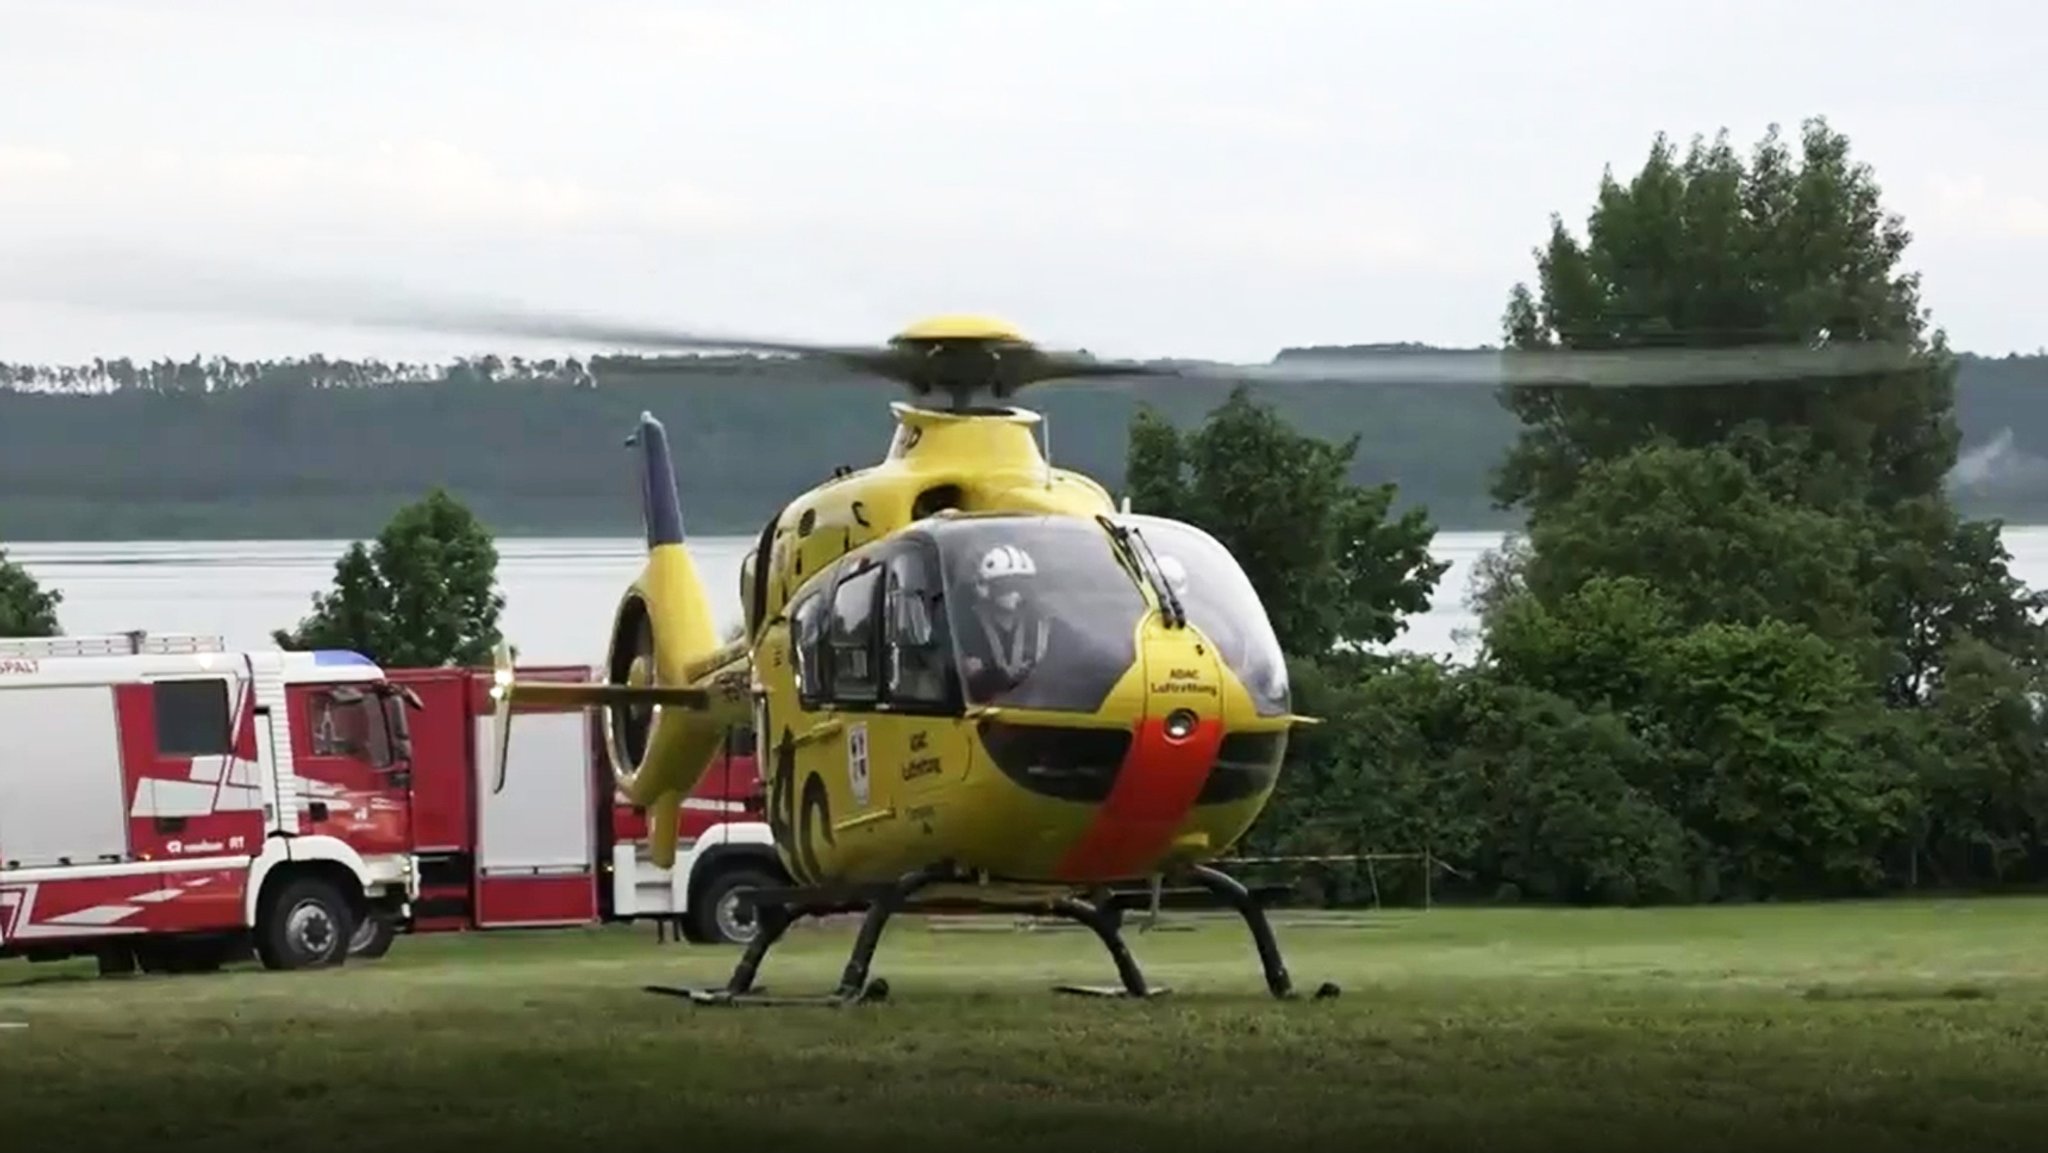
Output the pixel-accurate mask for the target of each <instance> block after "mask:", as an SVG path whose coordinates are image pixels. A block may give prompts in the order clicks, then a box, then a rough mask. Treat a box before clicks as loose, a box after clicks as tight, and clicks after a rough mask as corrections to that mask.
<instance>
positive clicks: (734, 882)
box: [690, 864, 783, 945]
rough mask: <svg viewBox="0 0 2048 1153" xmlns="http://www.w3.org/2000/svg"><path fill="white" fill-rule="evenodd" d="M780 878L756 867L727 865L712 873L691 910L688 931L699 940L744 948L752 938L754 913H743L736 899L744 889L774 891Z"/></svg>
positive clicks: (779, 884)
mask: <svg viewBox="0 0 2048 1153" xmlns="http://www.w3.org/2000/svg"><path fill="white" fill-rule="evenodd" d="M782 884H783V881H782V879H781V878H780V877H777V876H776V875H775V874H773V873H771V872H769V871H768V870H766V869H764V868H761V867H760V866H759V865H739V864H735V865H729V866H727V867H725V868H723V869H720V870H719V871H718V872H716V873H714V874H713V875H712V877H711V879H710V880H709V881H706V882H705V883H704V888H703V890H702V891H701V892H699V893H698V895H697V900H696V903H695V904H694V905H692V906H691V908H690V928H691V929H692V930H694V932H695V938H696V939H697V940H700V941H706V942H710V943H712V944H720V945H744V944H746V943H747V942H749V941H751V940H753V939H754V933H755V932H756V923H755V920H754V914H753V910H751V909H748V910H745V911H742V910H741V909H739V908H738V902H737V901H736V898H737V897H738V896H739V895H740V893H741V892H743V891H744V890H747V889H773V888H777V887H779V886H781V885H782Z"/></svg>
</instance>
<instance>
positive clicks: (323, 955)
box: [256, 877, 356, 969]
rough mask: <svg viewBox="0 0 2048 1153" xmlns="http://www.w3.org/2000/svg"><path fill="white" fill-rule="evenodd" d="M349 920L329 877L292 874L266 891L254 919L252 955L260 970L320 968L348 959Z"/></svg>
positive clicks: (352, 933)
mask: <svg viewBox="0 0 2048 1153" xmlns="http://www.w3.org/2000/svg"><path fill="white" fill-rule="evenodd" d="M355 931H356V926H355V918H354V917H353V916H351V915H350V912H349V907H348V900H347V899H346V898H344V897H343V896H342V894H341V890H340V889H339V888H337V887H335V885H334V883H333V882H331V881H327V880H324V879H322V878H320V877H295V878H293V879H292V880H289V881H286V882H285V883H284V884H282V885H280V886H278V888H277V891H276V892H275V893H273V894H271V897H270V902H269V904H268V905H266V906H264V909H263V913H262V915H261V916H260V917H259V918H258V919H257V922H256V955H257V956H258V957H259V958H261V959H262V961H263V967H264V968H266V969H320V968H326V967H328V966H332V965H340V964H343V963H345V962H346V961H347V960H348V951H349V940H350V938H352V937H354V936H355Z"/></svg>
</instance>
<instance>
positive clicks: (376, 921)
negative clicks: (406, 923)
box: [348, 913, 398, 961]
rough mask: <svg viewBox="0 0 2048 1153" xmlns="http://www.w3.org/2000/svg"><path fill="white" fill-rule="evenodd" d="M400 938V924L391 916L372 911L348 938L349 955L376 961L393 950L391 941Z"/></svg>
mask: <svg viewBox="0 0 2048 1153" xmlns="http://www.w3.org/2000/svg"><path fill="white" fill-rule="evenodd" d="M397 939H398V925H397V924H396V923H395V922H394V921H392V919H391V918H389V917H385V916H380V915H378V914H376V913H371V914H370V915H369V916H367V917H364V918H363V919H362V921H361V923H359V924H358V925H356V931H355V935H354V936H351V937H350V938H349V939H348V955H349V956H351V957H355V958H360V959H365V960H371V961H374V960H376V959H377V958H379V957H381V956H383V955H384V954H386V953H389V952H390V951H391V942H393V941H395V940H397Z"/></svg>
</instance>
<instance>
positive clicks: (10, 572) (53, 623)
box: [0, 549, 64, 637]
mask: <svg viewBox="0 0 2048 1153" xmlns="http://www.w3.org/2000/svg"><path fill="white" fill-rule="evenodd" d="M63 601H64V594H63V593H61V592H59V591H57V590H56V589H44V588H43V586H42V585H41V584H40V583H39V582H37V580H36V578H35V577H34V576H33V575H31V574H30V573H29V571H28V570H27V569H25V568H23V567H21V565H19V564H17V563H15V562H14V561H12V560H9V559H8V558H7V550H6V549H0V637H54V636H56V635H58V634H59V633H60V632H61V631H62V630H60V629H59V628H58V626H57V606H58V605H59V604H62V603H63Z"/></svg>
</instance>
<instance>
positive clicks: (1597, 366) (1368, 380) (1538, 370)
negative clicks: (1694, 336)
mask: <svg viewBox="0 0 2048 1153" xmlns="http://www.w3.org/2000/svg"><path fill="white" fill-rule="evenodd" d="M1916 363H1918V359H1917V354H1916V352H1915V351H1914V350H1913V349H1912V348H1911V347H1910V346H1907V345H1903V344H1892V343H1886V342H1877V341H1866V342H1856V343H1842V344H1828V345H1822V346H1818V347H1810V346H1803V345H1753V346H1749V347H1737V348H1672V347H1666V348H1631V349H1612V350H1600V351H1580V350H1571V349H1556V350H1548V349H1546V350H1540V351H1516V350H1473V351H1450V350H1445V351H1437V350H1430V351H1416V352H1409V351H1405V350H1403V351H1392V350H1390V351H1385V352H1365V353H1356V354H1332V355H1328V356H1300V357H1290V358H1287V359H1284V360H1276V361H1273V362H1271V363H1269V364H1241V365H1240V364H1185V363H1138V362H1134V363H1130V364H1127V365H1123V366H1110V365H1102V366H1099V368H1098V370H1097V371H1095V372H1092V373H1090V375H1131V376H1147V377H1157V376H1172V377H1183V378H1197V379H1211V380H1229V381H1242V382H1244V383H1248V384H1388V385H1408V384H1414V385H1438V384H1441V385H1477V386H1486V387H1499V386H1501V385H1517V386H1546V387H1580V388H1623V387H1682V386H1687V385H1691V386H1701V385H1717V384H1726V385H1739V384H1751V383H1762V382H1766V381H1796V380H1810V379H1817V378H1828V377H1853V376H1869V375H1876V374H1880V373H1886V372H1898V371H1901V370H1904V369H1907V368H1911V367H1913V366H1914V365H1915V364H1916Z"/></svg>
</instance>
